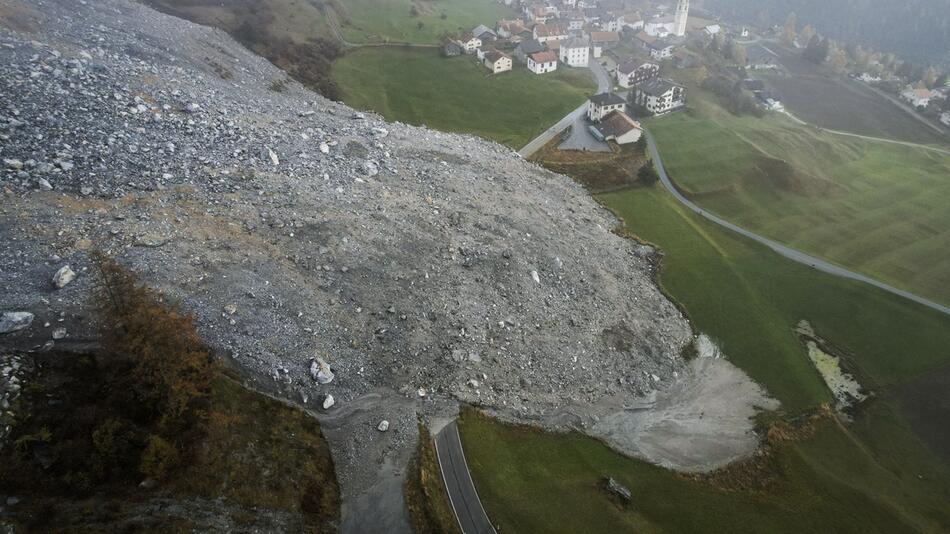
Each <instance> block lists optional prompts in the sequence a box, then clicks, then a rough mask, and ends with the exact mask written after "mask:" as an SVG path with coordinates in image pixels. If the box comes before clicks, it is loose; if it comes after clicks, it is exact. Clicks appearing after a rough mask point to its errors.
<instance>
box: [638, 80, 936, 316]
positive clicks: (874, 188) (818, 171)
mask: <svg viewBox="0 0 950 534" xmlns="http://www.w3.org/2000/svg"><path fill="white" fill-rule="evenodd" d="M687 94H688V95H689V105H690V110H689V111H688V112H686V113H680V114H675V115H672V116H668V117H662V118H658V119H651V120H649V121H647V122H646V124H647V126H648V128H649V129H650V131H651V132H653V134H654V135H655V136H656V140H657V144H658V147H659V149H660V153H661V155H662V157H663V161H664V164H665V165H666V168H667V170H668V171H669V173H670V176H671V177H672V178H673V179H674V180H676V182H677V184H678V185H679V186H680V187H681V188H682V189H684V190H685V191H686V192H687V193H688V194H689V195H690V196H691V197H693V198H694V200H696V201H697V202H699V203H700V204H702V205H703V206H704V207H706V208H709V209H710V210H712V211H715V212H717V213H718V214H720V215H722V216H724V217H726V218H728V219H730V220H732V221H733V222H736V223H737V224H740V225H742V226H745V227H747V228H749V229H750V230H753V231H756V232H758V233H762V234H765V235H767V236H770V237H773V238H775V239H778V240H780V241H782V242H785V243H788V244H790V245H792V246H794V247H796V248H800V249H802V250H805V251H807V252H809V253H812V254H815V255H817V256H820V257H823V258H826V259H829V260H831V261H835V262H837V263H839V264H842V265H844V266H847V267H850V268H853V269H855V270H858V271H861V272H863V273H865V274H868V275H870V276H873V277H875V278H878V279H880V280H883V281H885V282H887V283H889V284H892V285H894V286H897V287H902V288H905V289H908V290H911V291H914V292H916V293H918V294H921V295H923V296H926V297H929V298H931V299H934V300H938V301H942V302H950V233H947V232H946V231H945V229H946V228H947V227H950V207H948V206H950V205H948V203H947V199H948V198H950V155H946V154H941V153H937V152H933V151H927V150H924V149H917V148H911V147H906V146H901V145H894V144H887V143H880V142H873V141H866V140H863V139H856V138H851V137H844V136H837V135H833V134H830V133H827V132H823V131H820V130H817V129H815V128H812V127H807V126H801V125H799V124H797V123H794V122H792V121H791V120H789V119H787V118H785V117H784V116H781V115H775V114H772V115H768V116H766V117H765V118H763V119H756V118H753V117H748V116H744V117H737V116H734V115H732V114H730V113H728V112H727V111H725V110H724V109H722V108H721V107H719V106H718V104H717V103H716V102H715V100H714V97H712V95H710V94H709V93H707V92H706V91H703V90H701V89H699V88H698V87H697V86H696V85H695V84H689V88H688V93H687Z"/></svg>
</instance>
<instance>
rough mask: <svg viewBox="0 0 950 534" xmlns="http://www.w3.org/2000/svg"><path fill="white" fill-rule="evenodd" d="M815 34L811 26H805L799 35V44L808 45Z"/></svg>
mask: <svg viewBox="0 0 950 534" xmlns="http://www.w3.org/2000/svg"><path fill="white" fill-rule="evenodd" d="M816 33H817V32H816V31H815V28H813V27H812V25H811V24H806V25H805V27H804V28H802V31H801V33H800V34H798V35H799V37H800V39H799V42H800V43H802V44H808V43H809V42H810V41H811V38H812V37H814V36H815V34H816Z"/></svg>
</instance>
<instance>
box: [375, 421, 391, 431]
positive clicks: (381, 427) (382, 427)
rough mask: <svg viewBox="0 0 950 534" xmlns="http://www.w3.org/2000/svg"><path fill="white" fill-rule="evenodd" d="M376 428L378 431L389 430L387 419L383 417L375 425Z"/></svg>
mask: <svg viewBox="0 0 950 534" xmlns="http://www.w3.org/2000/svg"><path fill="white" fill-rule="evenodd" d="M376 430H379V431H380V432H385V431H387V430H389V421H387V420H385V419H383V420H382V421H380V422H379V424H378V425H376Z"/></svg>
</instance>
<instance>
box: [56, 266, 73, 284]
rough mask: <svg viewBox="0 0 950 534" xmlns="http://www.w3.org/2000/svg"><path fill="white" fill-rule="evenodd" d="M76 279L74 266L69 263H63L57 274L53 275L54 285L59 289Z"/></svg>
mask: <svg viewBox="0 0 950 534" xmlns="http://www.w3.org/2000/svg"><path fill="white" fill-rule="evenodd" d="M75 279H76V273H75V272H74V271H73V270H72V268H71V267H70V266H69V265H63V266H62V267H60V268H59V270H58V271H56V274H54V275H53V285H54V286H56V287H57V289H62V288H64V287H66V285H67V284H69V283H70V282H72V281H73V280H75Z"/></svg>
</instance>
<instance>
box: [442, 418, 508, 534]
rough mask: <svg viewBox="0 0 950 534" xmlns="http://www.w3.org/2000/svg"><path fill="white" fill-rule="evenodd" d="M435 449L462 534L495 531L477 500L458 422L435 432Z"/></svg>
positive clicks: (489, 533) (486, 533) (493, 532)
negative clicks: (463, 450) (436, 433)
mask: <svg viewBox="0 0 950 534" xmlns="http://www.w3.org/2000/svg"><path fill="white" fill-rule="evenodd" d="M435 452H436V455H437V456H438V458H439V466H440V468H441V469H442V478H443V479H444V480H445V488H446V489H447V490H448V493H449V501H451V504H452V508H454V509H455V517H456V518H457V519H458V522H459V527H461V529H462V534H495V527H493V526H492V524H491V521H489V520H488V515H487V514H486V513H485V508H484V507H483V506H482V502H481V501H480V500H479V499H478V492H476V491H475V483H474V482H472V476H471V474H470V473H469V472H468V464H467V463H466V462H465V453H464V452H462V440H461V439H460V438H459V431H458V426H457V425H456V424H455V421H452V422H451V423H449V424H447V425H445V428H443V429H442V430H441V431H440V432H439V433H438V435H436V437H435Z"/></svg>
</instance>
